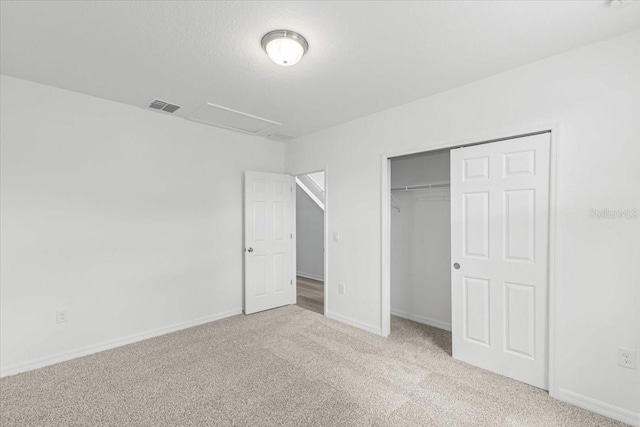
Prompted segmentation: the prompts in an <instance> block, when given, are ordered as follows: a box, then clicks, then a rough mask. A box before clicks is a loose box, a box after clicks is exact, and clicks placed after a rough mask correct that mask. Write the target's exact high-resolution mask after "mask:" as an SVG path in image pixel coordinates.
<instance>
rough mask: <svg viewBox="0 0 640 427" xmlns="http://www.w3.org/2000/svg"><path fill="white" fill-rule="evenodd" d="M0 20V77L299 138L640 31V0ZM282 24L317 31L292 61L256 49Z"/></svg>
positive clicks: (175, 7)
mask: <svg viewBox="0 0 640 427" xmlns="http://www.w3.org/2000/svg"><path fill="white" fill-rule="evenodd" d="M0 25H1V45H0V46H1V51H0V53H1V71H2V73H4V74H8V75H11V76H15V77H19V78H23V79H27V80H32V81H36V82H41V83H45V84H48V85H52V86H57V87H61V88H64V89H70V90H73V91H77V92H82V93H86V94H90V95H95V96H98V97H101V98H106V99H111V100H114V101H119V102H123V103H126V104H131V105H136V106H140V107H146V105H147V103H148V102H149V101H150V100H151V99H153V98H159V99H162V100H165V101H169V102H172V103H176V104H178V105H181V106H182V108H181V109H180V110H178V112H176V113H175V114H176V115H179V116H185V115H188V114H189V113H191V112H193V111H194V110H195V109H197V108H198V107H199V106H200V105H202V104H203V103H205V102H212V103H215V104H219V105H224V106H226V107H229V108H232V109H235V110H239V111H243V112H246V113H249V114H253V115H256V116H260V117H265V118H267V119H270V120H274V121H277V122H281V123H282V124H283V126H282V128H281V129H280V131H281V132H284V133H289V134H292V135H295V136H299V135H303V134H307V133H311V132H314V131H317V130H320V129H323V128H327V127H329V126H332V125H335V124H338V123H342V122H345V121H349V120H352V119H354V118H357V117H361V116H364V115H368V114H371V113H374V112H377V111H380V110H384V109H387V108H390V107H393V106H396V105H400V104H403V103H406V102H409V101H412V100H415V99H418V98H421V97H424V96H427V95H430V94H433V93H436V92H440V91H443V90H446V89H449V88H452V87H456V86H460V85H462V84H465V83H469V82H472V81H475V80H478V79H481V78H484V77H487V76H490V75H492V74H496V73H499V72H502V71H505V70H508V69H511V68H514V67H518V66H521V65H524V64H527V63H529V62H533V61H536V60H539V59H541V58H545V57H548V56H551V55H554V54H558V53H561V52H563V51H567V50H570V49H573V48H576V47H579V46H582V45H586V44H588V43H592V42H594V41H597V40H600V39H603V38H607V37H611V36H614V35H617V34H621V33H624V32H627V31H630V30H633V29H636V28H640V2H627V3H625V4H624V5H622V6H620V7H609V6H608V2H607V1H604V0H603V1H599V0H595V1H465V2H463V1H443V2H440V1H428V2H319V1H318V2H266V1H265V2H249V1H245V2H186V1H184V2H178V1H174V2H146V1H144V2H143V1H132V2H124V1H117V2H107V1H104V2H98V1H91V2H80V1H70V2H62V1H43V2H39V1H31V2H11V1H3V2H2V3H1V24H0ZM279 28H285V29H290V30H293V31H297V32H299V33H301V34H303V35H304V36H305V37H306V38H307V40H308V41H309V45H310V48H309V52H308V54H307V55H306V56H305V57H304V58H303V59H302V61H301V62H300V63H299V64H298V65H296V66H294V67H288V68H285V67H279V66H277V65H275V64H274V63H272V62H271V61H270V60H269V59H268V57H267V56H266V55H265V54H264V52H263V51H262V50H261V47H260V39H261V38H262V36H263V35H264V34H265V33H267V32H268V31H270V30H274V29H279Z"/></svg>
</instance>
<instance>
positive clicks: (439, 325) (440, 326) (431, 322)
mask: <svg viewBox="0 0 640 427" xmlns="http://www.w3.org/2000/svg"><path fill="white" fill-rule="evenodd" d="M391 315H392V316H396V317H402V318H403V319H407V320H413V321H414V322H418V323H422V324H424V325H429V326H433V327H434V328H438V329H444V330H445V331H449V332H451V323H445V322H441V321H439V320H435V319H430V318H428V317H424V316H419V315H417V314H411V313H406V312H404V311H400V310H394V309H391Z"/></svg>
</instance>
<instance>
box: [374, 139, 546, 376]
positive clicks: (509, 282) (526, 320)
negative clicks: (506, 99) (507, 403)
mask: <svg viewBox="0 0 640 427" xmlns="http://www.w3.org/2000/svg"><path fill="white" fill-rule="evenodd" d="M551 148H552V145H551V132H549V131H546V132H537V133H533V134H525V135H521V136H514V137H511V138H501V139H499V140H497V139H494V140H490V141H486V142H481V143H475V144H465V145H457V146H456V145H454V144H452V146H451V147H444V148H441V149H439V150H437V151H434V150H431V151H426V152H417V153H415V152H414V153H406V154H403V155H401V156H384V157H383V173H384V174H383V177H385V176H386V180H385V179H383V194H385V197H383V200H384V202H383V294H382V301H383V303H382V313H383V318H382V324H383V334H384V335H388V334H389V332H391V333H392V332H393V331H392V325H393V324H392V322H391V315H394V316H398V317H404V318H405V319H410V320H412V321H416V322H420V323H424V324H427V325H430V326H433V327H436V328H440V329H449V330H451V331H452V333H451V341H452V347H453V351H452V353H453V354H452V355H453V357H454V358H455V359H458V360H461V361H464V362H467V363H470V364H473V365H476V366H479V367H481V368H484V369H487V370H490V371H493V372H496V373H499V374H502V375H505V376H508V377H510V378H514V379H517V380H520V381H523V382H526V383H528V384H532V385H534V386H537V387H540V388H543V389H548V388H549V377H550V375H549V371H550V369H549V366H550V363H549V359H550V357H549V350H548V348H549V336H550V333H549V331H550V330H552V326H551V327H550V325H549V323H550V319H549V318H550V316H549V315H548V307H549V301H550V298H549V295H552V290H551V289H550V280H549V277H550V275H549V271H550V270H551V268H552V266H550V251H552V249H551V247H552V245H550V244H549V242H550V241H551V242H552V243H553V239H552V238H551V237H550V230H551V229H552V227H551V225H550V223H549V221H550V217H551V215H550V213H551V212H552V210H553V209H552V208H553V206H552V205H553V198H552V197H550V181H551V167H550V164H551V158H552V153H551ZM447 177H448V178H449V180H448V179H447ZM385 181H386V182H385ZM448 199H450V201H449V200H448ZM447 211H448V212H447ZM447 216H448V217H449V219H450V221H448V222H447V221H446V219H447ZM438 248H439V249H438ZM416 252H417V253H416ZM445 263H446V264H445ZM445 265H446V267H445ZM447 270H448V271H447ZM447 285H448V288H449V289H447ZM447 297H449V303H447Z"/></svg>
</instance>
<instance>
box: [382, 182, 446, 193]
mask: <svg viewBox="0 0 640 427" xmlns="http://www.w3.org/2000/svg"><path fill="white" fill-rule="evenodd" d="M449 186H450V184H449V183H448V182H442V183H439V184H420V185H408V186H406V187H395V188H392V189H391V191H411V190H422V189H425V188H449Z"/></svg>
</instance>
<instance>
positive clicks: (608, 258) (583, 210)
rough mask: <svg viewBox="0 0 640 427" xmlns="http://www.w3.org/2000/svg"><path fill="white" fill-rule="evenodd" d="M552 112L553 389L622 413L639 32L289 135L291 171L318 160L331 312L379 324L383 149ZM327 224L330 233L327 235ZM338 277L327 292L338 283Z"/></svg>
mask: <svg viewBox="0 0 640 427" xmlns="http://www.w3.org/2000/svg"><path fill="white" fill-rule="evenodd" d="M549 123H559V124H560V132H559V134H558V162H559V165H558V167H559V176H558V187H557V189H558V195H557V197H558V199H557V202H558V203H557V208H558V212H557V226H558V233H557V258H556V262H557V266H558V268H557V271H556V280H557V292H556V295H555V300H554V301H555V303H556V314H557V319H556V322H557V323H556V336H555V340H554V342H553V344H554V345H555V348H556V360H555V368H556V371H555V380H556V381H555V389H553V390H552V393H554V394H555V395H556V396H559V397H562V398H563V399H565V400H572V401H574V402H576V403H579V404H581V405H583V406H589V407H590V408H592V409H594V410H597V411H599V412H602V413H608V414H610V415H613V416H617V417H619V418H624V417H626V418H624V419H625V420H627V422H631V420H632V417H634V416H637V414H638V413H639V412H640V399H639V398H638V396H640V369H636V370H631V369H625V368H622V367H619V366H617V348H618V347H619V346H622V347H629V348H635V349H638V350H640V286H639V285H638V284H639V283H640V263H638V260H639V259H640V220H637V219H635V220H624V219H619V220H594V219H591V217H590V214H589V210H590V209H592V208H596V209H603V208H608V209H617V208H636V209H637V208H640V190H639V189H640V167H638V165H639V164H640V31H634V32H631V33H628V34H626V35H623V36H620V37H616V38H612V39H609V40H605V41H602V42H599V43H596V44H593V45H590V46H586V47H584V48H581V49H578V50H574V51H571V52H568V53H565V54H562V55H558V56H555V57H552V58H549V59H546V60H543V61H539V62H536V63H534V64H531V65H528V66H525V67H521V68H518V69H514V70H511V71H509V72H506V73H503V74H499V75H496V76H494V77H491V78H488V79H485V80H481V81H478V82H475V83H472V84H469V85H466V86H463V87H460V88H457V89H454V90H450V91H447V92H443V93H440V94H437V95H434V96H431V97H428V98H424V99H421V100H418V101H416V102H413V103H410V104H406V105H403V106H400V107H397V108H394V109H390V110H387V111H384V112H381V113H378V114H374V115H371V116H367V117H364V118H361V119H358V120H355V121H352V122H349V123H346V124H343V125H340V126H336V127H334V128H331V129H328V130H325V131H322V132H318V133H316V134H312V135H308V136H305V137H302V138H298V139H296V140H294V141H292V142H290V143H288V144H287V146H286V153H287V167H288V169H289V171H290V172H292V173H294V174H295V173H298V172H299V171H306V170H314V169H322V168H324V167H325V166H328V167H329V170H331V173H330V174H328V183H327V188H328V190H329V192H328V195H329V199H330V200H329V201H328V202H329V205H330V207H331V211H330V216H329V227H330V229H329V230H328V231H329V233H333V232H339V233H340V241H339V242H334V241H331V242H330V245H329V248H328V250H329V270H328V271H329V276H328V278H327V282H326V283H327V284H328V288H329V289H328V293H329V296H328V307H327V309H328V315H329V316H333V317H335V318H340V319H342V320H345V321H350V322H351V323H352V324H354V325H357V326H360V327H362V328H365V329H367V330H371V331H380V330H381V323H380V321H381V319H380V310H381V272H380V263H381V246H380V242H381V232H380V230H381V214H380V212H381V211H380V209H381V155H382V153H393V152H396V151H397V150H404V149H408V148H413V147H415V148H418V149H424V148H425V147H429V146H436V145H441V144H444V143H448V142H456V141H463V140H468V139H470V138H472V139H478V138H480V137H481V136H484V135H497V134H504V135H505V136H509V135H510V132H511V130H513V129H517V128H522V127H525V126H526V127H532V126H536V125H538V124H539V126H540V127H541V128H543V127H544V125H547V124H549ZM330 235H331V234H330ZM340 282H342V283H344V284H345V285H346V292H345V293H344V294H339V293H338V283H340Z"/></svg>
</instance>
